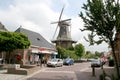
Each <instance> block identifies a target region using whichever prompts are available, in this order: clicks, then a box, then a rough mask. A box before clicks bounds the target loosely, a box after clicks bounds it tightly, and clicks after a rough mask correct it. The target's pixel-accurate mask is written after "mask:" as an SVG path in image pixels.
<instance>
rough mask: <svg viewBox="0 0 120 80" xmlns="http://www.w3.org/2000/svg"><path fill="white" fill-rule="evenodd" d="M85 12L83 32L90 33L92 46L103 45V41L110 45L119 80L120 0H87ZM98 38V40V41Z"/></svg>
mask: <svg viewBox="0 0 120 80" xmlns="http://www.w3.org/2000/svg"><path fill="white" fill-rule="evenodd" d="M82 8H83V9H84V12H81V13H80V14H79V16H80V17H81V18H82V19H83V21H84V23H85V25H84V29H81V31H90V34H89V35H88V39H86V40H87V41H89V43H90V45H94V44H95V43H96V44H101V43H102V42H103V41H105V42H107V43H108V44H110V46H111V49H112V54H113V57H114V61H115V65H116V72H117V77H118V79H119V78H120V71H119V67H118V62H117V59H116V56H115V48H114V46H115V44H114V42H115V37H114V36H115V34H116V35H117V34H120V2H119V0H87V3H86V4H83V7H82ZM96 36H97V38H98V40H96Z"/></svg>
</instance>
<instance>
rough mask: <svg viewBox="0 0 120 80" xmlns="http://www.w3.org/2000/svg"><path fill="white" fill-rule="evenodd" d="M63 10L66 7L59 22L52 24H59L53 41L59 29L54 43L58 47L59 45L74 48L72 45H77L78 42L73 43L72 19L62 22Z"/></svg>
mask: <svg viewBox="0 0 120 80" xmlns="http://www.w3.org/2000/svg"><path fill="white" fill-rule="evenodd" d="M63 10H64V6H63V8H62V10H61V13H60V16H59V20H58V21H57V22H52V23H51V24H57V27H56V29H55V32H54V35H53V39H54V37H55V35H56V32H57V29H58V27H59V28H60V29H59V33H58V36H57V38H56V40H52V42H53V43H56V46H58V45H59V46H61V47H64V48H69V47H71V46H72V43H76V41H73V40H72V38H71V19H65V20H61V17H62V14H63Z"/></svg>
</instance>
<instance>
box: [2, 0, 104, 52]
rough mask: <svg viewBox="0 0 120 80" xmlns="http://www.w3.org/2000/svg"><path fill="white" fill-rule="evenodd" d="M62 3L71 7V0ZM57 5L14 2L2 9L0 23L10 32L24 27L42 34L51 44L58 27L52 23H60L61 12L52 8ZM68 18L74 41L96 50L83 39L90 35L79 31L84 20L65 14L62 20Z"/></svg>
mask: <svg viewBox="0 0 120 80" xmlns="http://www.w3.org/2000/svg"><path fill="white" fill-rule="evenodd" d="M60 2H62V3H64V4H66V7H67V6H71V5H70V4H69V0H61V1H60ZM55 4H56V3H54V2H53V0H14V2H12V4H9V5H7V7H6V8H5V9H0V21H1V22H2V23H3V24H4V25H5V27H6V28H7V29H8V30H10V31H15V30H16V29H17V28H18V27H20V25H22V27H23V28H26V29H28V30H32V31H35V32H38V33H40V34H41V35H42V36H44V37H45V38H46V39H47V40H48V41H49V42H50V40H51V39H52V37H53V34H54V32H55V28H56V26H57V24H51V22H54V21H58V18H59V15H60V11H58V12H57V11H54V10H53V8H52V7H53V5H54V7H56V8H57V7H58V6H59V5H58V3H57V4H56V5H55ZM51 6H52V7H51ZM61 8H62V7H61ZM68 18H71V19H72V21H71V24H72V26H71V27H72V28H71V36H72V39H73V40H77V41H78V42H79V43H82V44H84V45H85V47H86V49H87V50H94V49H93V48H91V47H89V46H88V45H89V44H88V43H86V41H85V40H84V39H83V36H87V34H88V33H87V32H81V31H80V30H79V28H83V24H84V23H83V21H82V19H80V17H78V16H77V17H76V16H68V15H67V14H65V13H63V15H62V19H63V20H64V19H68ZM57 33H58V31H57ZM56 36H57V35H56ZM102 46H104V45H102ZM102 48H103V47H102ZM102 48H100V49H102ZM100 49H96V50H100ZM103 50H104V49H102V50H101V51H103Z"/></svg>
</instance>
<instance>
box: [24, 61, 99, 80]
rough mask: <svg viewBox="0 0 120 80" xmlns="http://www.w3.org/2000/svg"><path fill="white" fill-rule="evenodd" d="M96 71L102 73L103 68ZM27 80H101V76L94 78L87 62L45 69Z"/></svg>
mask: <svg viewBox="0 0 120 80" xmlns="http://www.w3.org/2000/svg"><path fill="white" fill-rule="evenodd" d="M96 71H97V72H101V68H96ZM97 74H98V73H97ZM26 80H99V75H96V76H95V77H93V76H92V69H91V67H90V62H85V63H75V64H74V65H71V66H65V65H64V66H62V67H56V68H54V67H44V68H42V70H41V71H40V72H38V73H37V74H35V75H32V76H29V77H28V78H27V79H26Z"/></svg>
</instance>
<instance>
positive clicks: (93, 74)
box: [92, 67, 95, 77]
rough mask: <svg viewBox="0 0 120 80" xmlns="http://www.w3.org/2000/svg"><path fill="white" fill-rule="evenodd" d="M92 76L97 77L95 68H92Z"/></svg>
mask: <svg viewBox="0 0 120 80" xmlns="http://www.w3.org/2000/svg"><path fill="white" fill-rule="evenodd" d="M92 76H93V77H94V76H95V67H92Z"/></svg>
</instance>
